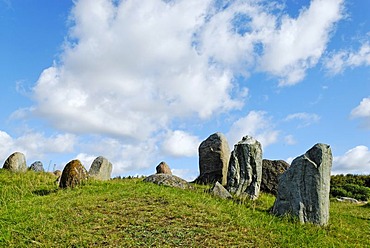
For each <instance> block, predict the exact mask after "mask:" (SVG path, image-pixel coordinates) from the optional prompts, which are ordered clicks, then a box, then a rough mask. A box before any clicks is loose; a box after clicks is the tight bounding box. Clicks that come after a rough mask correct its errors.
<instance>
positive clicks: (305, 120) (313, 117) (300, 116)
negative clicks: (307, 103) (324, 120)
mask: <svg viewBox="0 0 370 248" xmlns="http://www.w3.org/2000/svg"><path fill="white" fill-rule="evenodd" d="M293 120H299V121H300V122H301V124H299V125H298V127H299V128H302V127H307V126H310V125H312V124H315V123H318V122H319V121H320V116H318V115H317V114H310V113H305V112H301V113H294V114H290V115H288V116H287V117H286V118H285V121H293Z"/></svg>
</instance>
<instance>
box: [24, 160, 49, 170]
mask: <svg viewBox="0 0 370 248" xmlns="http://www.w3.org/2000/svg"><path fill="white" fill-rule="evenodd" d="M28 169H29V170H32V171H34V172H44V171H45V170H44V166H43V164H42V162H41V161H35V162H33V163H32V164H31V166H30V168H28Z"/></svg>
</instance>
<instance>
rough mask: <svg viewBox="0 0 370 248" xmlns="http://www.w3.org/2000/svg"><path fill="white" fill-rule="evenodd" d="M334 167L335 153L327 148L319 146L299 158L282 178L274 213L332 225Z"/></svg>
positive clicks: (303, 220) (326, 146)
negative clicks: (331, 198) (330, 222)
mask: <svg viewBox="0 0 370 248" xmlns="http://www.w3.org/2000/svg"><path fill="white" fill-rule="evenodd" d="M331 166H332V153H331V149H330V146H329V145H325V144H316V145H314V146H313V147H312V148H311V149H310V150H308V151H307V152H306V153H305V154H304V155H301V156H299V157H297V158H295V159H294V160H293V162H292V165H291V166H290V167H289V169H288V170H287V171H286V172H285V173H284V174H283V175H282V176H281V177H280V180H279V186H278V194H277V197H276V200H275V203H274V206H273V209H272V213H273V214H275V215H278V216H281V215H292V216H296V217H298V219H299V221H300V222H301V223H305V222H311V223H314V224H318V225H326V224H327V223H328V221H329V191H330V171H331Z"/></svg>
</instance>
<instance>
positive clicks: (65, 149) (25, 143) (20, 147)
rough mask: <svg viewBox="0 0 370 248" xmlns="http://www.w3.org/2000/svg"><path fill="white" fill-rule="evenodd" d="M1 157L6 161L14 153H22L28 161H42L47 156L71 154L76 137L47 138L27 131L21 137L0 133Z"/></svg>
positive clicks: (65, 135) (55, 136)
mask: <svg viewBox="0 0 370 248" xmlns="http://www.w3.org/2000/svg"><path fill="white" fill-rule="evenodd" d="M0 144H1V145H0V156H1V158H3V159H4V160H5V159H6V158H7V157H8V156H9V155H10V154H12V153H13V152H16V151H18V152H22V153H23V154H25V156H26V158H27V161H28V160H42V159H44V158H45V157H46V155H47V154H53V153H59V154H61V153H71V152H72V151H73V149H74V148H75V146H76V136H75V135H72V134H56V135H51V136H45V134H43V133H38V132H34V131H32V130H31V131H27V132H26V133H24V134H22V135H21V136H19V137H11V136H10V135H9V134H7V133H6V132H4V131H0Z"/></svg>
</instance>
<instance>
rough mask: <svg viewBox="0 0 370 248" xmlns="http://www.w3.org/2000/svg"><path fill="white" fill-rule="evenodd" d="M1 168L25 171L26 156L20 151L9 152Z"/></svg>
mask: <svg viewBox="0 0 370 248" xmlns="http://www.w3.org/2000/svg"><path fill="white" fill-rule="evenodd" d="M3 169H6V170H10V171H12V172H26V171H27V164H26V156H24V154H23V153H21V152H15V153H13V154H11V155H10V156H9V157H8V158H7V159H6V160H5V163H4V165H3Z"/></svg>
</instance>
